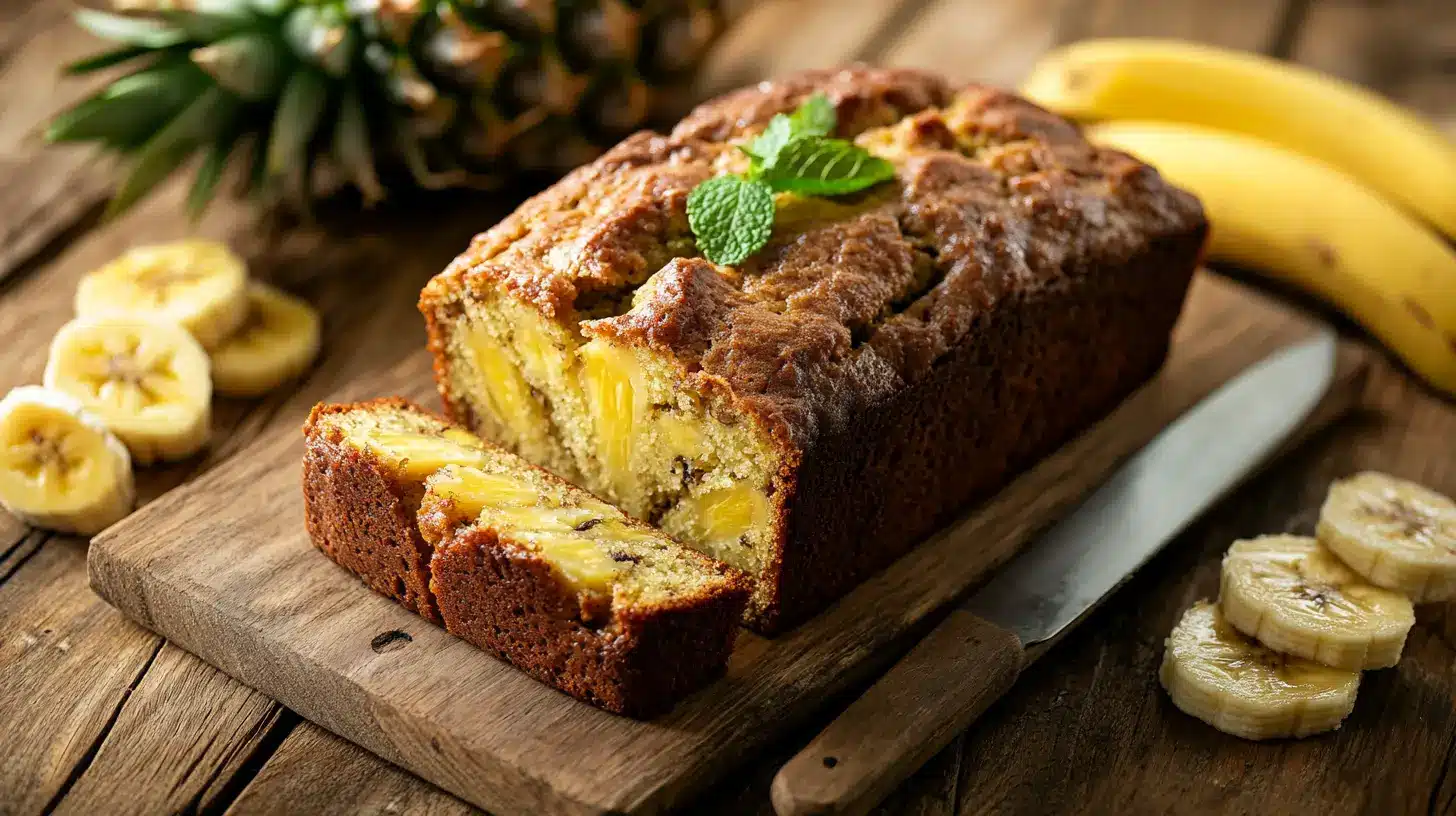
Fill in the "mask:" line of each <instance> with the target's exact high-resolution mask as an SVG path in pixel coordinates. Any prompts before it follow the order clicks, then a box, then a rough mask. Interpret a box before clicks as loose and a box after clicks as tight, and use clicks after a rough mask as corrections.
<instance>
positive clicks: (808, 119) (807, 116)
mask: <svg viewBox="0 0 1456 816" xmlns="http://www.w3.org/2000/svg"><path fill="white" fill-rule="evenodd" d="M837 124H838V114H836V113H835V111H834V103H832V102H830V101H829V97H827V96H825V95H824V94H822V93H816V94H814V95H813V96H811V97H809V98H808V99H806V100H804V102H803V104H801V105H799V109H798V110H796V111H794V114H793V115H792V116H785V115H783V114H782V113H779V114H775V115H774V118H772V119H770V120H768V127H766V128H764V129H763V132H762V133H760V134H758V136H757V137H755V138H754V140H753V141H752V142H749V143H748V146H747V147H744V148H743V152H744V153H747V154H748V155H749V156H751V157H753V159H754V160H755V161H754V162H753V168H752V170H751V171H750V176H756V175H757V174H758V173H760V172H762V171H763V170H764V169H765V168H768V167H772V166H773V165H774V163H775V162H776V161H777V160H778V156H779V151H781V150H783V149H784V145H786V144H788V143H789V142H791V141H793V140H794V139H798V138H800V137H803V136H828V135H829V134H831V133H833V132H834V128H835V127H836V126H837Z"/></svg>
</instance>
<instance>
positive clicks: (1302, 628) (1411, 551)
mask: <svg viewBox="0 0 1456 816" xmlns="http://www.w3.org/2000/svg"><path fill="white" fill-rule="evenodd" d="M1317 535H1318V538H1317V539H1316V538H1306V537H1302V536H1290V535H1274V536H1262V537H1260V538H1255V539H1250V540H1246V541H1236V542H1234V544H1233V546H1232V547H1230V548H1229V551H1228V553H1227V554H1226V555H1225V556H1224V559H1223V570H1222V574H1221V581H1220V587H1219V600H1218V603H1217V604H1212V603H1208V602H1207V601H1200V602H1199V603H1197V604H1195V605H1194V606H1193V607H1192V608H1191V609H1189V610H1188V611H1187V612H1185V613H1184V615H1183V619H1182V620H1181V621H1179V623H1178V625H1177V626H1176V627H1174V629H1173V633H1172V634H1171V635H1169V637H1168V640H1167V644H1166V646H1167V648H1166V650H1165V651H1164V653H1163V665H1162V669H1161V671H1160V679H1161V680H1162V683H1163V688H1165V689H1167V691H1168V696H1169V697H1170V698H1172V700H1173V703H1174V705H1176V706H1178V708H1180V709H1182V710H1183V711H1184V712H1186V713H1188V714H1190V715H1192V716H1194V717H1197V718H1198V719H1200V720H1203V721H1204V722H1206V723H1208V724H1209V725H1212V726H1213V727H1214V728H1217V729H1219V730H1220V731H1224V732H1226V733H1229V734H1233V735H1235V736H1239V737H1243V738H1245V739H1251V740H1260V739H1275V738H1280V737H1304V736H1309V735H1311V734H1317V733H1320V732H1323V731H1330V730H1333V729H1336V728H1339V727H1340V723H1341V722H1343V721H1344V719H1345V717H1346V716H1348V715H1349V713H1350V712H1351V711H1352V710H1353V709H1354V706H1355V692H1356V689H1358V688H1359V685H1360V672H1361V671H1362V670H1365V669H1382V668H1388V667H1390V666H1394V665H1395V664H1396V663H1397V662H1399V660H1400V654H1401V650H1402V649H1403V648H1404V647H1405V640H1406V636H1407V635H1408V634H1409V633H1410V630H1411V627H1412V626H1414V625H1415V608H1414V606H1413V603H1420V602H1428V601H1446V600H1451V599H1453V598H1456V503H1453V502H1452V501H1451V500H1450V499H1448V498H1446V497H1445V496H1442V495H1440V494H1438V493H1435V492H1433V491H1431V490H1429V489H1427V488H1424V487H1422V486H1420V485H1417V484H1414V483H1412V482H1407V481H1403V480H1401V479H1396V478H1394V477H1392V476H1387V475H1385V474H1383V473H1373V472H1368V473H1361V474H1358V475H1356V476H1353V477H1351V478H1349V479H1345V480H1343V481H1339V482H1336V483H1335V484H1334V485H1332V486H1331V487H1330V492H1329V496H1328V497H1327V498H1326V500H1325V504H1324V507H1323V508H1322V509H1321V511H1320V520H1319V525H1318V527H1317Z"/></svg>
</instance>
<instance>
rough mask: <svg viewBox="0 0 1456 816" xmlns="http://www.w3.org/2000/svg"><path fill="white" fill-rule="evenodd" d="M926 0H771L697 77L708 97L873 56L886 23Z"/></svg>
mask: <svg viewBox="0 0 1456 816" xmlns="http://www.w3.org/2000/svg"><path fill="white" fill-rule="evenodd" d="M925 2H926V0H853V2H845V0H767V2H762V3H760V4H758V5H755V6H754V7H753V8H752V9H751V10H750V11H749V12H748V13H747V14H745V15H744V16H743V17H742V18H741V19H739V21H738V22H737V23H736V24H735V25H734V27H733V30H732V31H730V32H729V33H728V35H727V36H726V37H724V39H723V42H721V43H719V44H718V46H717V47H716V48H715V49H714V53H713V54H712V56H711V57H709V59H708V62H707V64H706V66H705V68H704V71H703V76H702V79H701V80H700V81H699V82H698V88H697V92H698V96H700V97H708V96H712V95H715V94H719V93H722V92H723V91H727V90H731V89H733V88H736V87H739V86H742V85H748V84H751V83H754V82H757V81H759V80H761V79H765V78H769V77H775V76H782V75H784V74H788V73H792V72H794V71H801V70H804V69H806V68H828V67H834V66H837V65H841V64H844V63H847V62H852V61H855V60H873V59H875V58H876V57H877V56H878V55H877V54H876V53H874V47H875V43H876V42H877V41H879V39H880V37H881V34H882V32H883V30H884V28H885V26H886V25H891V24H893V23H894V22H895V21H897V20H899V19H901V18H902V17H903V16H904V15H905V14H907V13H912V12H914V10H915V9H916V8H918V7H919V6H921V5H924V4H925Z"/></svg>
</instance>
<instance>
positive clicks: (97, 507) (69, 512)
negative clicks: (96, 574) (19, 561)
mask: <svg viewBox="0 0 1456 816" xmlns="http://www.w3.org/2000/svg"><path fill="white" fill-rule="evenodd" d="M135 500H136V491H135V487H134V484H133V482H132V473H131V458H130V457H129V456H128V455H127V452H126V446H124V445H122V444H121V441H120V440H118V439H117V438H116V437H115V436H114V435H112V433H111V432H110V431H108V430H107V429H106V426H105V425H103V424H102V423H101V420H100V419H98V418H96V417H95V416H93V415H92V414H90V413H89V412H87V411H86V409H85V408H84V407H82V405H81V403H80V401H79V400H77V399H76V398H74V397H72V396H70V395H68V394H63V393H61V392H59V391H54V390H52V389H48V388H41V387H40V386H35V385H27V386H22V387H20V388H16V389H14V390H13V391H11V392H10V393H9V394H6V395H5V398H4V399H3V400H0V505H3V506H4V507H5V509H6V510H9V511H10V512H11V513H12V514H14V515H15V517H16V518H18V519H20V520H21V521H24V522H26V523H27V524H31V525H34V526H36V527H44V528H47V529H50V530H59V531H61V532H68V533H79V534H81V535H93V534H95V533H99V532H101V531H102V530H103V529H105V528H107V527H109V526H111V524H113V523H114V522H116V521H119V520H120V519H121V518H123V517H124V516H126V514H127V513H129V512H131V507H132V503H133V502H134V501H135Z"/></svg>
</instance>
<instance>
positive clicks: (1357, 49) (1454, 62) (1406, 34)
mask: <svg viewBox="0 0 1456 816" xmlns="http://www.w3.org/2000/svg"><path fill="white" fill-rule="evenodd" d="M1293 57H1294V59H1296V60H1298V61H1299V62H1303V63H1307V64H1309V65H1311V66H1313V67H1315V68H1318V69H1320V70H1321V71H1328V72H1329V73H1331V74H1334V75H1336V76H1340V77H1344V78H1345V79H1349V80H1352V81H1354V82H1359V83H1362V84H1364V85H1368V86H1370V87H1373V88H1376V89H1378V90H1380V91H1381V92H1382V93H1384V94H1386V95H1387V96H1389V97H1390V98H1392V99H1394V100H1395V101H1397V102H1400V103H1402V104H1404V105H1408V106H1410V107H1412V108H1415V109H1416V110H1419V111H1421V112H1423V113H1425V114H1426V115H1428V116H1430V117H1431V118H1432V119H1434V120H1435V121H1436V123H1437V125H1439V126H1441V127H1442V128H1443V129H1444V130H1445V131H1446V132H1447V133H1448V134H1450V135H1451V136H1452V137H1453V138H1456V14H1453V13H1452V11H1451V4H1450V2H1448V0H1401V2H1395V3H1382V4H1378V5H1373V4H1371V3H1366V2H1355V0H1323V2H1320V3H1316V4H1314V5H1312V6H1311V7H1310V9H1309V13H1308V15H1307V16H1306V19H1305V23H1304V27H1303V28H1302V29H1301V31H1300V33H1299V36H1298V37H1297V38H1296V40H1295V48H1294V54H1293Z"/></svg>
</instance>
